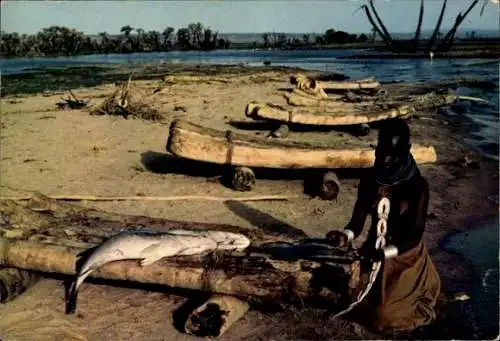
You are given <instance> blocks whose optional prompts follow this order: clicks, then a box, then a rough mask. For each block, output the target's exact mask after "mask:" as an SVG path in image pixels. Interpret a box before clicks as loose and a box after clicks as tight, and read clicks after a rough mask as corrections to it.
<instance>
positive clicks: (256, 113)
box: [245, 102, 413, 126]
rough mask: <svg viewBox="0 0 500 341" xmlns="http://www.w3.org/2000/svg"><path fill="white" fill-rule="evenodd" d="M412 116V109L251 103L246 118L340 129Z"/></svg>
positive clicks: (393, 106) (397, 106) (342, 104)
mask: <svg viewBox="0 0 500 341" xmlns="http://www.w3.org/2000/svg"><path fill="white" fill-rule="evenodd" d="M412 112H413V107H411V106H409V105H394V104H393V105H380V106H379V105H371V106H370V105H359V104H350V103H339V104H338V107H337V108H326V109H315V108H294V107H290V108H284V107H281V106H276V105H272V104H263V103H257V102H250V103H248V105H247V107H246V111H245V114H246V116H247V117H250V118H254V119H260V120H262V119H264V120H273V121H279V122H285V123H293V124H304V125H315V126H341V125H356V124H366V123H371V122H376V121H382V120H387V119H391V118H396V117H405V116H408V115H409V114H411V113H412Z"/></svg>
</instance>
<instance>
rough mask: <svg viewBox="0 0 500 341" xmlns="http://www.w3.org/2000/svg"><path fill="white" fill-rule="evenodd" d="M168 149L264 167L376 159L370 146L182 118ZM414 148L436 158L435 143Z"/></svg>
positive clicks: (420, 157)
mask: <svg viewBox="0 0 500 341" xmlns="http://www.w3.org/2000/svg"><path fill="white" fill-rule="evenodd" d="M228 135H229V136H228ZM228 137H229V138H228ZM167 151H169V152H170V153H172V154H173V155H175V156H177V157H182V158H186V159H191V160H196V161H204V162H210V163H216V164H227V165H233V166H247V167H264V168H285V169H286V168H288V169H299V168H302V169H305V168H320V169H337V168H368V167H371V166H372V165H373V163H374V161H375V150H374V149H373V148H370V147H367V148H348V149H347V148H346V149H332V148H326V147H318V146H314V145H308V144H303V143H298V142H290V141H276V140H264V139H259V138H255V137H251V136H246V135H242V134H240V135H238V134H235V133H232V132H231V133H230V134H227V133H224V132H222V131H218V130H215V129H211V128H207V127H202V126H199V125H196V124H193V123H190V122H187V121H183V120H180V119H178V120H175V121H173V122H172V124H171V125H170V133H169V137H168V141H167ZM411 152H412V154H413V156H414V158H415V160H416V162H417V163H420V164H421V163H432V162H435V161H436V159H437V156H436V151H435V149H434V147H432V146H419V145H413V146H412V149H411Z"/></svg>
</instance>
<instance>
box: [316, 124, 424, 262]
mask: <svg viewBox="0 0 500 341" xmlns="http://www.w3.org/2000/svg"><path fill="white" fill-rule="evenodd" d="M410 148H411V144H410V132H409V128H408V126H407V124H406V122H404V121H402V120H394V121H392V122H390V123H388V124H387V125H386V126H384V127H382V129H381V130H380V133H379V140H378V144H377V148H376V151H375V164H374V167H373V168H372V169H371V170H370V171H369V174H367V176H366V177H365V178H363V179H361V181H360V183H359V187H358V196H357V200H356V203H355V205H354V209H353V214H352V217H351V220H350V221H349V223H348V224H347V226H346V227H345V229H348V230H351V231H352V232H353V233H354V238H356V237H357V236H359V234H360V233H361V232H362V230H363V227H364V224H365V221H366V218H367V217H368V215H371V217H372V221H371V227H370V231H369V235H368V239H367V240H366V242H365V243H364V245H363V247H362V248H361V250H360V251H361V252H360V253H361V254H363V255H364V256H365V257H368V258H370V259H372V260H381V259H383V258H384V252H383V250H376V249H375V240H376V238H377V227H376V226H377V222H378V215H377V205H378V202H379V200H380V198H381V197H382V192H383V193H385V194H384V195H385V196H388V197H389V200H390V204H391V205H390V213H389V219H388V229H387V234H386V245H392V246H395V247H396V248H397V251H398V252H397V253H398V254H403V253H404V252H406V251H408V250H410V249H412V248H414V247H415V246H417V245H418V243H419V242H420V241H421V239H422V235H423V232H424V229H425V223H426V216H427V208H428V203H429V185H428V183H427V181H426V180H425V178H423V177H422V176H421V175H420V172H418V170H417V171H416V172H415V174H414V175H413V176H411V177H410V178H409V179H405V181H400V182H396V183H391V182H390V181H388V183H387V182H385V183H384V184H381V183H379V182H377V179H380V178H385V179H390V178H391V175H393V174H395V172H397V170H398V169H399V168H400V167H401V165H402V164H404V163H405V160H407V157H408V154H409V153H410ZM326 238H327V239H328V240H330V241H332V242H333V243H335V244H338V245H343V244H344V245H345V243H347V236H346V234H344V233H343V232H342V231H337V230H333V231H330V232H329V233H328V234H327V236H326Z"/></svg>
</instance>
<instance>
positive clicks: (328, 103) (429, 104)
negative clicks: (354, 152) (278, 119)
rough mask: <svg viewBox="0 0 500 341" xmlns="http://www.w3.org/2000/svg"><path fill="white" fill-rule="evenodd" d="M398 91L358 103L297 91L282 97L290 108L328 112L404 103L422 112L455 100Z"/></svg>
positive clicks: (431, 93) (426, 93)
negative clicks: (394, 93)
mask: <svg viewBox="0 0 500 341" xmlns="http://www.w3.org/2000/svg"><path fill="white" fill-rule="evenodd" d="M399 91H400V92H401V93H400V94H396V95H392V96H383V97H380V96H377V95H374V96H366V95H365V96H360V98H361V100H360V101H359V102H349V101H344V100H343V98H344V96H341V95H328V98H318V97H316V96H313V95H310V94H308V93H307V92H305V91H302V90H299V89H293V90H292V92H286V93H284V94H283V97H284V98H285V99H286V101H287V103H288V104H289V105H292V106H299V107H321V108H326V110H330V111H331V110H339V108H345V107H346V106H353V107H361V106H367V105H394V104H397V103H405V104H406V105H411V106H412V107H413V108H414V109H415V110H416V111H422V110H428V109H434V108H438V107H440V106H446V105H449V104H452V103H453V102H454V101H455V98H456V96H455V95H453V94H452V93H445V94H441V93H435V92H434V91H428V92H425V93H416V94H412V93H411V92H409V91H406V93H405V91H404V89H401V90H399Z"/></svg>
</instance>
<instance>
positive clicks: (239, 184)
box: [231, 167, 255, 192]
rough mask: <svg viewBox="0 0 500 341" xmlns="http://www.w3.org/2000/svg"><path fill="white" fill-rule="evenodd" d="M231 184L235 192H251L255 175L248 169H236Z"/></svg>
mask: <svg viewBox="0 0 500 341" xmlns="http://www.w3.org/2000/svg"><path fill="white" fill-rule="evenodd" d="M231 183H232V185H233V187H234V189H235V190H237V191H240V192H246V191H251V190H252V188H253V187H255V174H254V172H253V170H251V169H250V168H248V167H236V169H235V170H234V174H233V179H232V182H231Z"/></svg>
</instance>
